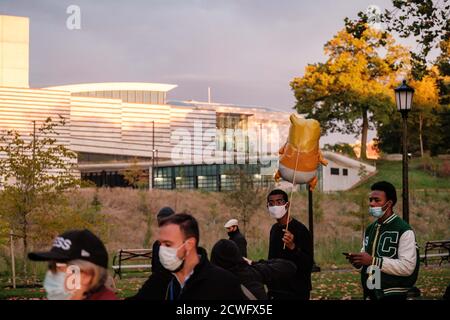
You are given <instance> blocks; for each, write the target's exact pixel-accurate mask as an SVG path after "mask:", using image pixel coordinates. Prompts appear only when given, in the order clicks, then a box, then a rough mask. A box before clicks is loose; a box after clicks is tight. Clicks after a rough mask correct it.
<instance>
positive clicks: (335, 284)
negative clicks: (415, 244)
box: [0, 264, 450, 300]
mask: <svg viewBox="0 0 450 320" xmlns="http://www.w3.org/2000/svg"><path fill="white" fill-rule="evenodd" d="M145 280H146V277H145V276H144V277H143V276H142V275H141V276H139V277H138V276H136V275H125V276H124V278H123V279H121V280H119V279H116V286H117V294H118V296H119V297H120V298H125V297H129V296H131V295H133V294H135V293H136V292H137V290H138V289H139V288H140V287H141V285H142V283H144V281H145ZM312 281H313V291H312V293H311V298H312V299H315V300H320V299H323V300H325V299H329V300H336V299H338V300H350V299H362V290H361V286H360V276H359V273H358V271H357V270H333V271H331V270H325V271H322V272H319V273H313V276H312ZM449 284H450V266H449V264H446V265H443V266H441V267H438V266H437V265H433V266H428V267H425V266H421V270H420V274H419V279H418V281H417V284H416V286H417V287H418V288H419V289H420V290H421V292H422V295H421V297H419V298H416V299H441V298H442V296H443V294H444V292H445V289H446V287H447V286H448V285H449ZM44 297H45V293H44V291H43V289H41V288H19V289H15V290H14V289H10V288H5V287H1V288H0V299H43V298H44Z"/></svg>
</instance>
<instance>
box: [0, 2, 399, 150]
mask: <svg viewBox="0 0 450 320" xmlns="http://www.w3.org/2000/svg"><path fill="white" fill-rule="evenodd" d="M390 3H391V1H390V0H335V1H332V0H314V1H300V0H279V1H275V0H129V1H125V0H121V1H119V0H89V1H87V0H79V1H76V0H69V1H66V0H0V13H1V14H7V15H17V16H27V17H30V86H31V87H44V86H50V85H62V84H71V83H85V82H110V81H137V82H139V81H142V82H158V83H171V84H176V85H178V88H176V89H174V90H173V91H171V92H170V93H169V99H170V100H189V99H193V100H201V101H206V100H207V88H208V87H211V91H212V100H213V102H222V103H233V104H241V105H255V106H263V107H269V108H271V109H274V110H282V111H290V110H292V107H293V106H294V105H295V100H294V97H293V94H292V91H291V90H290V86H289V82H290V81H291V80H292V79H293V78H294V77H296V76H300V75H302V74H303V70H304V68H305V66H306V65H307V64H308V63H315V62H319V61H324V59H325V56H324V55H323V45H324V44H325V42H326V41H328V40H329V39H331V38H332V37H333V35H334V34H336V32H337V31H338V30H339V29H341V28H343V26H344V23H343V20H344V18H345V17H347V16H348V17H351V18H355V17H356V14H357V12H358V11H360V10H366V9H367V7H368V6H369V5H377V6H378V7H379V8H380V9H381V10H384V9H385V8H389V7H390ZM70 5H78V6H79V7H80V9H81V29H80V30H69V29H68V28H67V27H66V20H67V18H68V17H69V14H67V13H66V9H67V7H68V6H70ZM353 140H354V138H351V139H350V140H349V141H353Z"/></svg>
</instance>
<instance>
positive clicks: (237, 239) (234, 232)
mask: <svg viewBox="0 0 450 320" xmlns="http://www.w3.org/2000/svg"><path fill="white" fill-rule="evenodd" d="M224 227H225V229H227V233H228V237H229V239H230V240H231V241H233V242H234V243H236V245H237V246H238V248H239V251H240V252H241V255H242V256H243V257H247V239H245V236H244V235H243V234H242V233H241V231H240V230H239V225H238V221H237V219H230V220H228V221H227V223H225V225H224Z"/></svg>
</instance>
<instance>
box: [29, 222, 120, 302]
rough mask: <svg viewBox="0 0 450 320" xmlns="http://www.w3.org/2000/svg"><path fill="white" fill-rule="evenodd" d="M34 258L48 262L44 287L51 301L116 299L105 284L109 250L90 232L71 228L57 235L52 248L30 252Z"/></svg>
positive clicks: (31, 257)
mask: <svg viewBox="0 0 450 320" xmlns="http://www.w3.org/2000/svg"><path fill="white" fill-rule="evenodd" d="M28 258H29V259H30V260H34V261H48V262H49V270H48V271H47V273H46V275H45V279H44V289H45V291H46V292H47V298H48V299H49V300H116V299H117V297H116V296H115V294H114V292H113V291H112V290H110V289H109V288H107V287H106V285H105V284H106V281H107V280H108V272H107V268H108V252H107V251H106V248H105V245H104V244H103V242H102V241H101V240H100V239H99V238H98V237H97V236H96V235H95V234H93V233H92V232H91V231H89V230H87V229H84V230H70V231H66V232H64V233H63V234H61V235H59V236H57V237H56V238H55V240H54V241H53V245H52V248H51V249H50V251H45V252H30V253H29V254H28Z"/></svg>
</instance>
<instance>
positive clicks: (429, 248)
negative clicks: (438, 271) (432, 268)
mask: <svg viewBox="0 0 450 320" xmlns="http://www.w3.org/2000/svg"><path fill="white" fill-rule="evenodd" d="M430 252H431V253H430ZM449 255H450V240H436V241H428V242H427V243H426V244H425V254H421V255H420V261H422V262H424V263H425V265H426V266H427V265H428V260H430V259H436V258H439V259H441V260H440V262H439V265H441V264H442V262H443V261H444V260H447V261H449V258H448V257H449Z"/></svg>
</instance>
